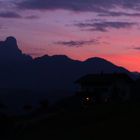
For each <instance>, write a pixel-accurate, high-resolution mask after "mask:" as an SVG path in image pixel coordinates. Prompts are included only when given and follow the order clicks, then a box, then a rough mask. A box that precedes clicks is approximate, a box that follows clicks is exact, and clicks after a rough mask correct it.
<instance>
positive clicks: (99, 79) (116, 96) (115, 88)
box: [76, 73, 133, 103]
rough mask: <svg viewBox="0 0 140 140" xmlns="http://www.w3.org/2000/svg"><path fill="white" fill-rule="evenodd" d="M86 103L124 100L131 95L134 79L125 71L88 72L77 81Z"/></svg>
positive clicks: (82, 98)
mask: <svg viewBox="0 0 140 140" xmlns="http://www.w3.org/2000/svg"><path fill="white" fill-rule="evenodd" d="M76 83H77V84H78V85H79V89H78V91H77V95H78V96H79V97H80V98H81V100H82V102H84V103H102V102H120V101H121V102H122V101H127V100H129V99H130V97H131V85H132V83H133V80H132V79H131V78H130V77H129V76H128V75H127V74H124V73H113V74H103V73H101V74H88V75H86V76H83V77H81V78H80V79H78V80H77V81H76Z"/></svg>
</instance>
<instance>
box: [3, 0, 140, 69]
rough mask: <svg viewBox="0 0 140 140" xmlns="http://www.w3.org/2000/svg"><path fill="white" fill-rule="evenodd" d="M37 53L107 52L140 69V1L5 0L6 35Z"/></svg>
mask: <svg viewBox="0 0 140 140" xmlns="http://www.w3.org/2000/svg"><path fill="white" fill-rule="evenodd" d="M7 36H15V37H16V38H17V40H18V44H19V47H20V49H21V50H22V51H23V52H24V53H27V54H30V55H32V56H33V57H38V56H42V55H44V54H49V55H54V54H65V55H68V56H69V57H71V58H73V59H79V60H85V59H87V58H89V57H95V56H96V57H103V58H105V59H107V60H109V61H111V62H113V63H115V64H117V65H121V66H124V67H126V68H128V69H129V70H132V71H140V0H0V40H5V38H6V37H7Z"/></svg>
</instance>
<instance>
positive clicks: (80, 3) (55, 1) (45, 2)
mask: <svg viewBox="0 0 140 140" xmlns="http://www.w3.org/2000/svg"><path fill="white" fill-rule="evenodd" d="M16 4H17V6H18V7H19V8H23V9H38V10H44V9H46V10H56V9H66V10H73V11H96V12H100V11H104V10H106V9H108V8H114V7H123V8H131V9H135V10H139V8H140V0H23V1H21V2H20V3H16Z"/></svg>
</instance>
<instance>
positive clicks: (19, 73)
mask: <svg viewBox="0 0 140 140" xmlns="http://www.w3.org/2000/svg"><path fill="white" fill-rule="evenodd" d="M0 65H1V69H0V88H1V89H3V88H4V89H29V90H32V91H42V92H43V93H44V91H45V94H47V95H48V96H49V97H50V98H53V99H54V98H56V99H58V98H61V97H63V96H69V95H72V94H74V91H75V89H76V85H75V84H74V81H75V80H77V79H78V78H80V77H81V76H84V75H86V74H93V73H127V74H129V75H130V76H132V77H133V73H131V72H129V71H128V70H127V69H125V68H123V67H119V66H116V65H114V64H112V63H111V62H109V61H107V60H105V59H102V58H98V57H94V58H89V59H87V60H85V61H83V62H82V61H78V60H72V59H71V58H69V57H67V56H65V55H54V56H49V55H45V56H42V57H38V58H35V59H32V57H31V56H29V55H26V54H23V53H22V51H21V50H20V49H19V48H18V45H17V41H16V39H15V38H14V37H8V38H7V39H6V40H5V41H1V42H0Z"/></svg>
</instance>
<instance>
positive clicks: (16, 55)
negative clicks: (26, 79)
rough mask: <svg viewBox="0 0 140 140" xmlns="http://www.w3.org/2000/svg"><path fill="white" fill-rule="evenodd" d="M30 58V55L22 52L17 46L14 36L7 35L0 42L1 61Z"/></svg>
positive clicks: (27, 59)
mask: <svg viewBox="0 0 140 140" xmlns="http://www.w3.org/2000/svg"><path fill="white" fill-rule="evenodd" d="M31 59H32V58H31V57H30V56H28V55H25V54H22V51H21V50H20V49H19V48H18V45H17V40H16V39H15V38H14V37H11V36H10V37H7V38H6V40H5V41H1V42H0V62H1V63H3V64H5V63H7V62H8V63H9V62H11V61H12V62H18V61H29V60H31Z"/></svg>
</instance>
